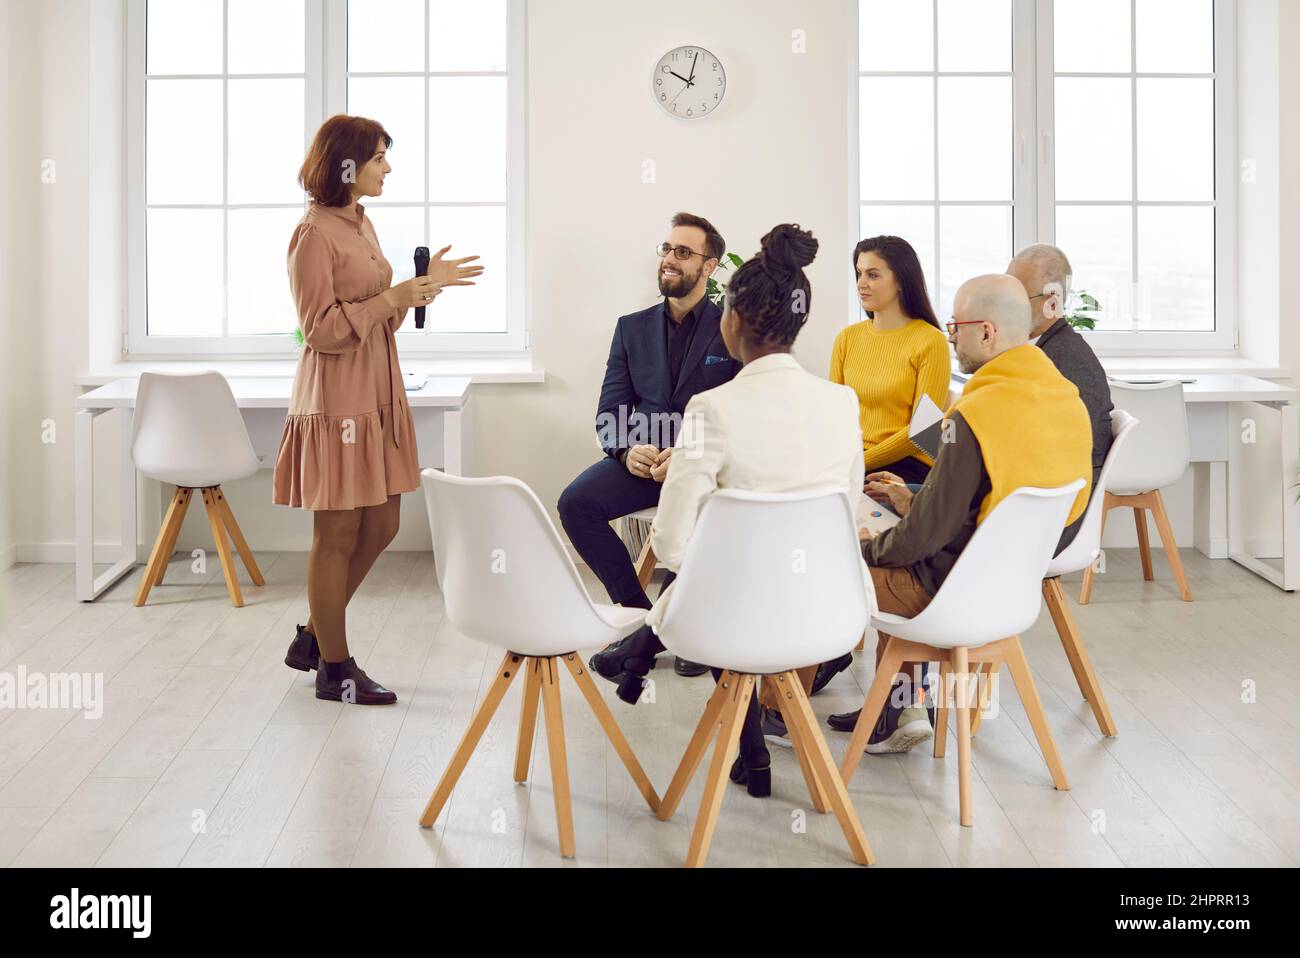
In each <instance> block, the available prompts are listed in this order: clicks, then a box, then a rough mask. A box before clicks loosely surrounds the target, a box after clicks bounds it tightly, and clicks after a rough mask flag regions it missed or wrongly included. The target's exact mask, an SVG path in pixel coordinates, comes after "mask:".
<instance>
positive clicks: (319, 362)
mask: <svg viewBox="0 0 1300 958" xmlns="http://www.w3.org/2000/svg"><path fill="white" fill-rule="evenodd" d="M392 279H393V269H392V267H391V266H390V265H389V263H388V260H387V259H385V258H384V254H383V251H382V250H381V249H380V248H379V238H378V237H377V236H376V235H375V228H374V226H373V225H372V224H371V222H370V219H369V218H368V217H367V216H366V212H365V207H363V206H361V204H359V203H358V204H357V205H356V207H355V208H354V209H353V208H348V207H335V206H322V205H320V204H319V203H312V204H311V207H310V208H309V209H308V210H307V213H306V215H304V216H303V218H302V220H301V221H300V222H299V223H298V226H297V228H296V229H295V230H294V234H293V238H292V239H291V240H290V241H289V287H290V289H291V290H292V292H293V298H294V303H295V304H296V305H297V308H298V323H299V326H300V328H301V329H302V335H303V339H304V343H303V348H302V356H301V358H299V360H298V369H297V372H296V373H295V374H294V377H293V396H292V398H291V399H290V401H289V415H288V418H287V419H286V420H285V424H284V434H283V435H282V436H281V438H280V451H279V454H278V455H277V456H276V461H275V480H274V483H273V492H272V501H273V502H275V503H276V504H278V505H285V506H294V507H299V508H303V509H356V508H358V507H361V506H377V505H380V504H381V503H383V502H384V501H386V499H387V498H388V497H389V496H392V495H397V494H399V493H403V492H412V491H413V490H415V489H416V488H418V487H419V484H420V465H419V462H420V458H419V454H418V452H417V451H416V447H415V424H414V422H413V421H412V419H411V407H410V404H409V403H408V402H407V399H406V390H405V388H404V387H403V385H402V371H401V367H400V366H398V363H397V340H396V338H395V337H394V335H393V334H394V332H395V331H396V330H397V329H398V328H399V327H400V326H401V325H402V322H403V320H405V319H406V313H407V310H406V309H402V310H395V309H393V308H392V307H390V306H389V305H388V304H387V303H386V302H385V301H384V299H383V296H382V294H383V292H384V291H385V290H386V289H388V286H389V284H390V283H391V282H392Z"/></svg>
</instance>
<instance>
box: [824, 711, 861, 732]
mask: <svg viewBox="0 0 1300 958" xmlns="http://www.w3.org/2000/svg"><path fill="white" fill-rule="evenodd" d="M861 714H862V709H854V710H853V711H852V712H840V713H839V714H838V715H828V716H826V724H827V725H829V726H830V727H831V728H833V729H835V731H837V732H852V731H853V729H854V727H855V726H857V724H858V716H859V715H861Z"/></svg>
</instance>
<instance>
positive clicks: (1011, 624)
mask: <svg viewBox="0 0 1300 958" xmlns="http://www.w3.org/2000/svg"><path fill="white" fill-rule="evenodd" d="M1082 487H1083V480H1082V479H1076V480H1074V482H1072V483H1070V484H1069V485H1068V486H1058V487H1057V488H1055V489H1037V488H1033V487H1030V486H1025V487H1022V488H1020V489H1017V490H1016V491H1015V492H1013V493H1011V495H1009V496H1007V497H1006V498H1005V499H1003V500H1002V501H1001V502H999V503H998V504H997V505H996V506H995V507H994V508H993V511H992V512H990V513H989V514H988V515H987V516H986V517H985V519H984V521H983V522H981V523H980V524H979V527H978V528H977V529H976V530H975V534H974V535H973V536H971V539H970V542H968V543H967V544H966V548H965V549H963V550H962V553H961V555H960V556H959V557H958V558H957V562H956V563H955V564H954V565H953V567H952V571H950V572H949V573H948V576H947V577H946V578H945V579H944V580H943V585H941V586H940V587H939V593H938V594H937V595H936V596H935V597H934V598H933V599H932V600H931V601H930V604H929V605H928V606H926V607H925V608H924V609H923V610H921V612H919V613H918V614H917V615H916V616H915V617H914V618H913V619H912V620H911V621H910V622H909V623H908V624H907V627H906V628H905V629H899V630H898V634H899V635H901V636H902V637H903V638H909V639H916V640H917V641H921V642H925V643H928V644H930V645H935V646H938V647H940V648H952V647H955V646H958V645H968V646H977V645H983V644H985V643H987V642H994V641H997V640H998V639H1005V638H1008V637H1010V636H1013V635H1019V634H1020V633H1022V632H1024V631H1026V630H1027V629H1028V628H1029V627H1030V626H1031V625H1033V624H1034V622H1035V620H1037V618H1038V612H1039V610H1040V609H1041V607H1042V581H1043V574H1044V572H1046V570H1047V564H1048V563H1049V562H1050V561H1051V559H1052V553H1053V552H1054V551H1056V544H1057V542H1059V541H1060V539H1061V530H1062V529H1064V528H1065V520H1066V517H1067V516H1069V514H1070V506H1071V505H1073V503H1074V499H1075V496H1076V495H1078V492H1079V490H1080V489H1081V488H1082Z"/></svg>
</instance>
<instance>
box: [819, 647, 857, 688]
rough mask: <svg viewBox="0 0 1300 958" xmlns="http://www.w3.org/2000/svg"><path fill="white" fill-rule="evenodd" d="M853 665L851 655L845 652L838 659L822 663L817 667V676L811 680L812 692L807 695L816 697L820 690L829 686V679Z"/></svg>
mask: <svg viewBox="0 0 1300 958" xmlns="http://www.w3.org/2000/svg"><path fill="white" fill-rule="evenodd" d="M852 664H853V653H852V652H845V653H844V654H843V655H841V656H840V657H839V658H838V659H831V660H830V661H829V662H823V663H822V664H821V665H819V666H817V675H816V676H815V677H814V678H813V684H812V691H810V692H809V693H808V694H809V695H816V694H817V693H818V692H820V691H821V690H822V689H824V688H826V686H827V685H829V684H830V681H831V679H833V678H835V676H837V675H839V674H840V673H841V672H843V671H844V670H845V669H847V668H848V667H849V666H850V665H852Z"/></svg>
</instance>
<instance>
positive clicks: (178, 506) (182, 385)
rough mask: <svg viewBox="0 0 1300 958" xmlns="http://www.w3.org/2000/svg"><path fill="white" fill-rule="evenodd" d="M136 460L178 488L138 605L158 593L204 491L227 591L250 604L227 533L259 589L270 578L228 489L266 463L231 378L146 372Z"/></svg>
mask: <svg viewBox="0 0 1300 958" xmlns="http://www.w3.org/2000/svg"><path fill="white" fill-rule="evenodd" d="M131 459H132V461H133V462H134V463H135V468H136V471H137V472H139V473H141V474H143V475H145V476H148V477H149V478H150V479H157V480H158V481H160V482H167V483H171V484H172V485H174V486H176V491H175V493H174V494H173V496H172V501H171V504H170V505H169V506H168V509H167V515H166V517H165V518H164V520H163V524H162V528H161V529H159V530H158V538H157V539H156V540H155V542H154V547H153V551H152V552H151V553H150V556H149V563H148V565H147V566H146V567H145V571H144V575H143V577H142V578H141V581H140V588H139V591H138V592H137V593H136V599H135V604H136V605H137V606H140V605H144V604H145V602H146V601H147V600H148V598H149V592H150V590H151V589H152V588H153V587H154V586H156V585H161V584H162V581H163V577H164V576H165V575H166V574H167V560H168V559H170V558H171V554H172V550H173V549H174V548H175V547H176V540H177V537H178V536H179V535H180V530H181V525H182V523H183V522H184V521H185V513H186V510H188V508H189V503H190V498H191V496H192V494H193V491H194V490H195V489H200V490H202V496H203V504H204V505H205V506H206V507H207V512H208V525H209V527H210V528H211V530H212V537H213V540H214V541H215V542H216V546H217V555H218V556H219V557H220V560H221V571H222V573H223V575H224V576H225V580H226V590H227V591H228V592H229V593H230V601H231V602H232V603H233V604H234V605H235V606H242V605H243V604H244V597H243V593H242V592H241V591H240V588H239V580H238V578H237V577H236V575H235V563H234V557H233V556H232V555H231V552H230V545H229V543H227V541H226V535H227V533H229V535H230V538H231V539H232V540H233V541H234V543H235V547H236V549H238V550H239V555H240V557H241V558H242V559H243V560H244V567H245V568H246V569H247V570H248V575H249V578H251V579H252V580H253V584H254V585H258V586H260V585H263V584H264V581H265V580H264V579H263V578H262V570H261V569H259V568H258V565H257V561H256V559H254V558H253V552H252V550H251V549H250V548H249V547H248V542H247V541H246V540H245V539H244V534H243V532H241V531H240V528H239V524H238V523H237V522H236V521H235V514H234V512H233V511H231V508H230V503H229V502H227V501H226V497H225V493H224V492H223V491H222V489H221V486H222V484H223V483H226V482H233V481H234V480H236V479H243V478H245V477H247V476H251V475H252V474H253V473H255V472H257V470H258V469H260V468H261V462H260V461H259V460H258V458H257V453H255V452H254V451H253V444H252V442H251V441H250V440H249V438H248V429H247V428H246V427H245V426H244V417H243V416H242V415H240V412H239V407H238V405H236V403H235V394H234V393H233V392H231V391H230V384H229V383H228V382H226V379H225V377H224V376H222V375H221V373H218V372H213V371H210V370H209V371H206V372H197V373H157V372H147V371H146V372H142V373H141V374H140V385H139V388H138V389H137V391H136V400H135V415H134V420H133V423H132V433H131Z"/></svg>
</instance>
